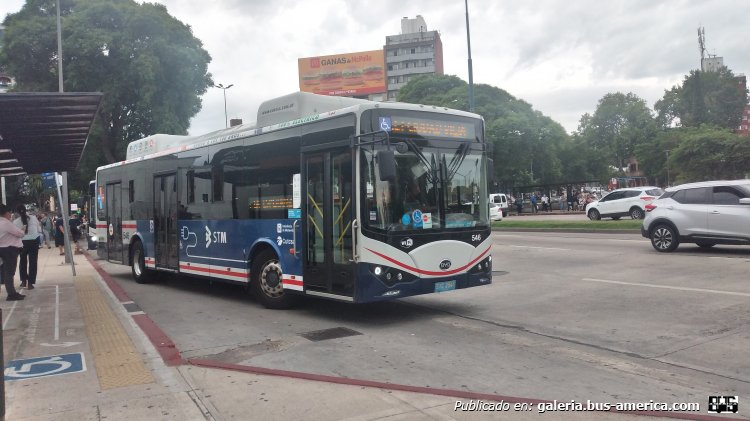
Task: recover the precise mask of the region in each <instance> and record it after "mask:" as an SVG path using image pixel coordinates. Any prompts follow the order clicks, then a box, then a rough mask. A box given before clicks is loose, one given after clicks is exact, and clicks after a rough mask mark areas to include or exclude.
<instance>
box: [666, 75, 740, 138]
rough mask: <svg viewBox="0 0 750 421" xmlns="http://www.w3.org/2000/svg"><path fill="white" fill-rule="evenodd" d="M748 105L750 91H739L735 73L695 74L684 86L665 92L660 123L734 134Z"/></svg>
mask: <svg viewBox="0 0 750 421" xmlns="http://www.w3.org/2000/svg"><path fill="white" fill-rule="evenodd" d="M746 104H747V91H746V90H745V91H744V92H743V91H742V90H741V89H739V88H738V86H737V79H736V78H735V76H734V74H733V73H732V71H731V70H729V69H727V68H726V67H722V68H721V69H719V70H717V71H709V72H703V71H700V70H693V71H691V72H690V74H688V75H686V76H685V79H684V80H683V82H682V85H681V86H674V87H673V88H672V89H670V90H668V91H665V92H664V97H663V98H662V99H660V100H659V101H657V102H656V105H655V108H656V111H657V112H658V114H659V122H660V123H661V124H662V125H663V126H664V127H670V126H674V125H679V126H681V127H698V126H700V125H701V124H708V125H714V126H718V127H722V128H725V129H730V130H734V129H736V128H737V127H738V126H739V125H740V121H741V118H742V111H743V110H744V109H745V105H746Z"/></svg>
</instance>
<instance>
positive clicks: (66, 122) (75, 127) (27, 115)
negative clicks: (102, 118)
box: [0, 92, 102, 176]
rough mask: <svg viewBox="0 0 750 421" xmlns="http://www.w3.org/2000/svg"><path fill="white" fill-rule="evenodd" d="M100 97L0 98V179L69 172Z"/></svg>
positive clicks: (44, 94) (78, 156) (34, 95)
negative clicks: (12, 176)
mask: <svg viewBox="0 0 750 421" xmlns="http://www.w3.org/2000/svg"><path fill="white" fill-rule="evenodd" d="M101 99H102V94H101V93H98V92H95V93H68V92H66V93H49V92H32V93H3V94H0V176H10V175H22V174H40V173H43V172H63V171H73V170H75V169H76V167H77V166H78V163H79V161H80V160H81V155H82V154H83V149H84V147H85V146H86V140H87V138H88V135H89V132H90V131H91V125H92V124H93V122H94V118H95V117H96V113H97V111H98V110H99V104H100V103H101Z"/></svg>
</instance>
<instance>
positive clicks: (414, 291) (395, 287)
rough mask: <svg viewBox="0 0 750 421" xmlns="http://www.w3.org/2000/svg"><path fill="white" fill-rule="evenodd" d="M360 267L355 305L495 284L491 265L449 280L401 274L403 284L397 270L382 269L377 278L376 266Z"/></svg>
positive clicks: (486, 262) (457, 275)
mask: <svg viewBox="0 0 750 421" xmlns="http://www.w3.org/2000/svg"><path fill="white" fill-rule="evenodd" d="M358 266H359V268H358V272H359V273H358V275H359V276H358V277H357V287H356V288H357V292H356V294H355V297H354V301H355V302H357V303H368V302H376V301H386V300H392V299H395V298H402V297H411V296H414V295H422V294H432V293H436V292H449V291H452V290H455V289H464V288H471V287H478V286H482V285H489V284H491V283H492V263H491V262H489V261H484V262H483V265H482V268H481V269H478V268H477V267H476V266H475V267H473V268H472V269H471V270H470V271H468V272H465V273H461V274H456V275H452V276H446V277H438V278H419V277H415V276H413V275H407V274H404V273H402V277H403V278H404V279H403V281H401V282H399V281H397V280H396V279H395V276H396V273H397V270H395V269H394V268H384V267H382V266H381V271H380V272H381V273H380V275H376V274H375V271H374V268H375V265H372V264H369V263H360V264H359V265H358ZM389 271H390V272H391V274H392V276H391V279H390V280H389V279H386V276H387V274H388V272H389Z"/></svg>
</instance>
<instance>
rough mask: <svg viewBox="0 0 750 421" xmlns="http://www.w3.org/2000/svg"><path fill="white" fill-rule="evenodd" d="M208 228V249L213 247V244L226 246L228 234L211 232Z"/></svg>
mask: <svg viewBox="0 0 750 421" xmlns="http://www.w3.org/2000/svg"><path fill="white" fill-rule="evenodd" d="M205 228H206V248H208V246H210V245H211V243H216V244H226V243H227V233H226V231H214V232H211V230H210V229H208V227H205Z"/></svg>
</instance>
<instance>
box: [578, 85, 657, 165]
mask: <svg viewBox="0 0 750 421" xmlns="http://www.w3.org/2000/svg"><path fill="white" fill-rule="evenodd" d="M579 132H580V135H581V137H582V138H583V139H584V140H585V142H586V143H587V144H588V145H589V146H590V147H591V149H592V150H593V151H595V152H598V154H597V155H598V156H600V157H601V158H602V159H604V160H606V161H607V162H608V163H609V164H610V165H612V166H614V167H617V168H622V167H624V166H625V165H624V163H625V161H626V160H627V159H628V158H629V157H631V156H633V154H634V153H635V150H636V148H637V147H638V145H639V144H641V143H644V142H647V141H649V140H651V139H652V138H653V137H654V136H655V135H656V132H657V125H656V121H655V120H654V117H653V116H652V114H651V110H650V109H649V108H648V106H647V105H646V101H644V100H643V99H641V98H639V97H638V96H636V95H635V94H632V93H628V94H622V93H620V92H617V93H610V94H607V95H605V96H604V97H602V99H600V100H599V104H598V106H597V108H596V111H595V112H594V114H593V115H588V114H586V115H584V116H583V117H582V118H581V121H580V124H579Z"/></svg>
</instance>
